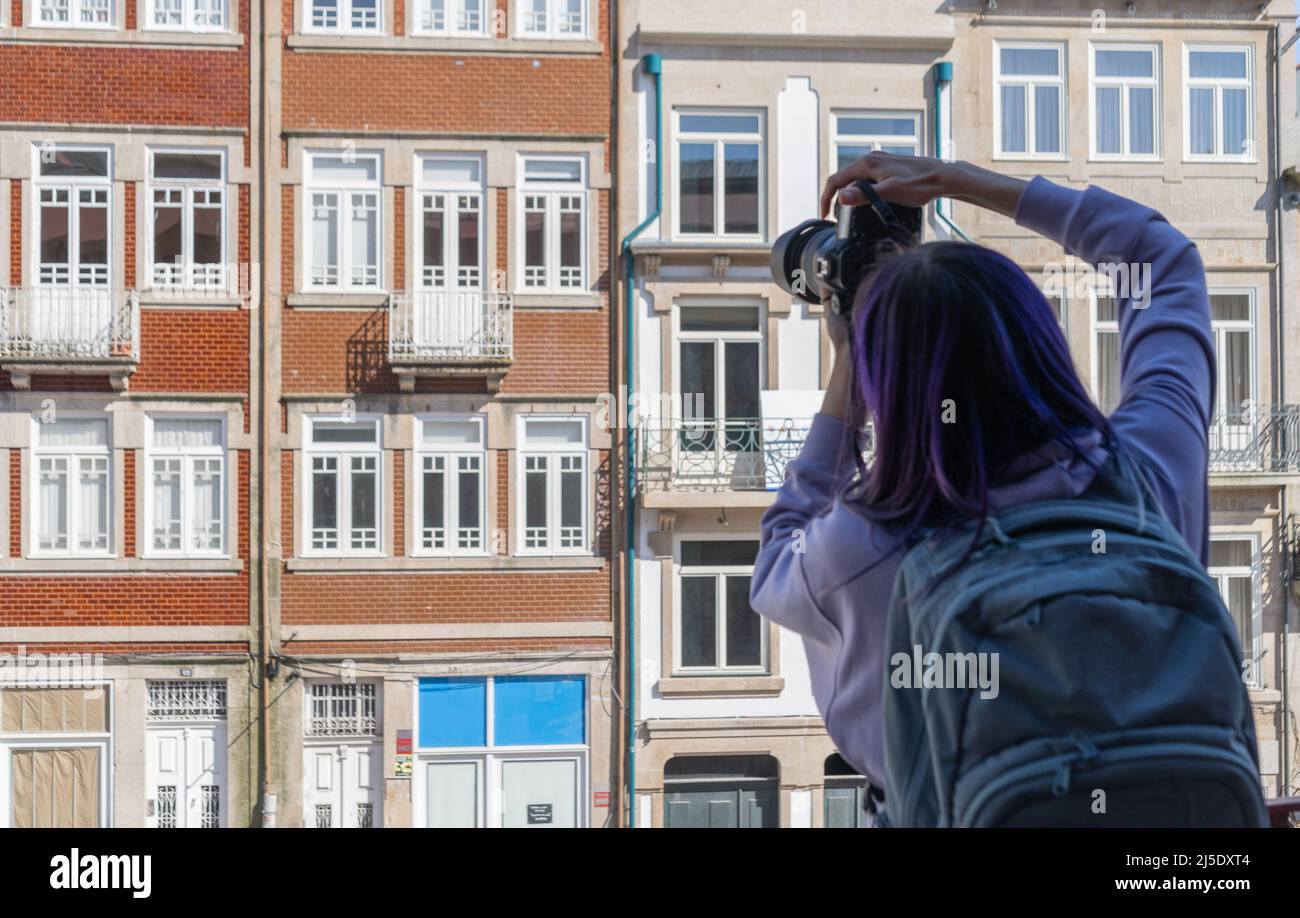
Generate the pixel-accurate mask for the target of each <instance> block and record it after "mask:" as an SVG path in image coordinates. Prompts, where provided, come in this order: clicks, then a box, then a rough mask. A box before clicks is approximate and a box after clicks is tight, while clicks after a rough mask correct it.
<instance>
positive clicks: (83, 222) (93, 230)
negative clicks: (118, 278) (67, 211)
mask: <svg viewBox="0 0 1300 918" xmlns="http://www.w3.org/2000/svg"><path fill="white" fill-rule="evenodd" d="M85 193H86V192H85V191H82V194H83V195H84V194H85ZM77 218H78V219H77V232H78V235H79V237H80V238H79V239H78V243H79V246H80V250H79V251H78V253H77V254H78V257H79V258H80V259H81V264H82V265H83V266H85V265H107V264H108V208H107V207H100V206H98V205H91V206H86V203H85V202H84V199H83V203H82V206H80V207H78V208H77ZM97 279H98V278H97Z"/></svg>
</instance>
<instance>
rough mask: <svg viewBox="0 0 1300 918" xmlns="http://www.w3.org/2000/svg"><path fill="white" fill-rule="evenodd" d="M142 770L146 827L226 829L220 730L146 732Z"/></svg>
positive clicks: (195, 726) (197, 728) (223, 748)
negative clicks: (145, 784) (146, 797)
mask: <svg viewBox="0 0 1300 918" xmlns="http://www.w3.org/2000/svg"><path fill="white" fill-rule="evenodd" d="M145 767H146V774H147V780H148V793H149V806H148V810H147V814H146V824H147V825H148V826H149V827H150V828H157V829H216V828H220V827H222V826H224V825H225V824H226V823H225V819H226V728H225V727H223V726H217V725H211V726H210V725H204V724H186V725H185V726H158V727H150V728H149V729H148V755H147V762H146V766H145Z"/></svg>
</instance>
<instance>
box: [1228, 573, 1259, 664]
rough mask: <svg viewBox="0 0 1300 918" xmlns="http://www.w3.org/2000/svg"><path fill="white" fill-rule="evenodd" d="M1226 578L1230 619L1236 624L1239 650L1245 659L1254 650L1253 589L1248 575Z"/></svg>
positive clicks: (1250, 655) (1248, 657)
mask: <svg viewBox="0 0 1300 918" xmlns="http://www.w3.org/2000/svg"><path fill="white" fill-rule="evenodd" d="M1227 580H1228V596H1227V604H1228V611H1229V612H1231V613H1232V620H1233V622H1234V623H1235V624H1236V626H1237V640H1239V641H1240V642H1241V650H1242V653H1243V654H1244V655H1245V657H1246V658H1247V659H1250V658H1251V657H1252V656H1253V652H1254V644H1255V640H1254V628H1253V626H1252V622H1251V619H1252V618H1253V612H1254V605H1255V591H1254V589H1253V588H1252V585H1251V578H1249V577H1229V578H1227Z"/></svg>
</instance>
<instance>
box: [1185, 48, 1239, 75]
mask: <svg viewBox="0 0 1300 918" xmlns="http://www.w3.org/2000/svg"><path fill="white" fill-rule="evenodd" d="M1187 66H1188V72H1189V74H1190V75H1191V76H1192V77H1193V78H1194V79H1195V78H1198V77H1201V78H1207V79H1245V77H1246V53H1245V52H1244V51H1192V52H1189V53H1188V55H1187Z"/></svg>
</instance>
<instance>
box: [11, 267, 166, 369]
mask: <svg viewBox="0 0 1300 918" xmlns="http://www.w3.org/2000/svg"><path fill="white" fill-rule="evenodd" d="M0 359H9V360H68V361H78V360H139V359H140V299H139V296H138V294H137V293H136V291H135V290H123V289H115V288H112V287H107V286H102V287H101V286H97V285H94V286H91V285H87V286H72V285H69V286H53V285H52V286H38V287H11V288H0Z"/></svg>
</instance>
